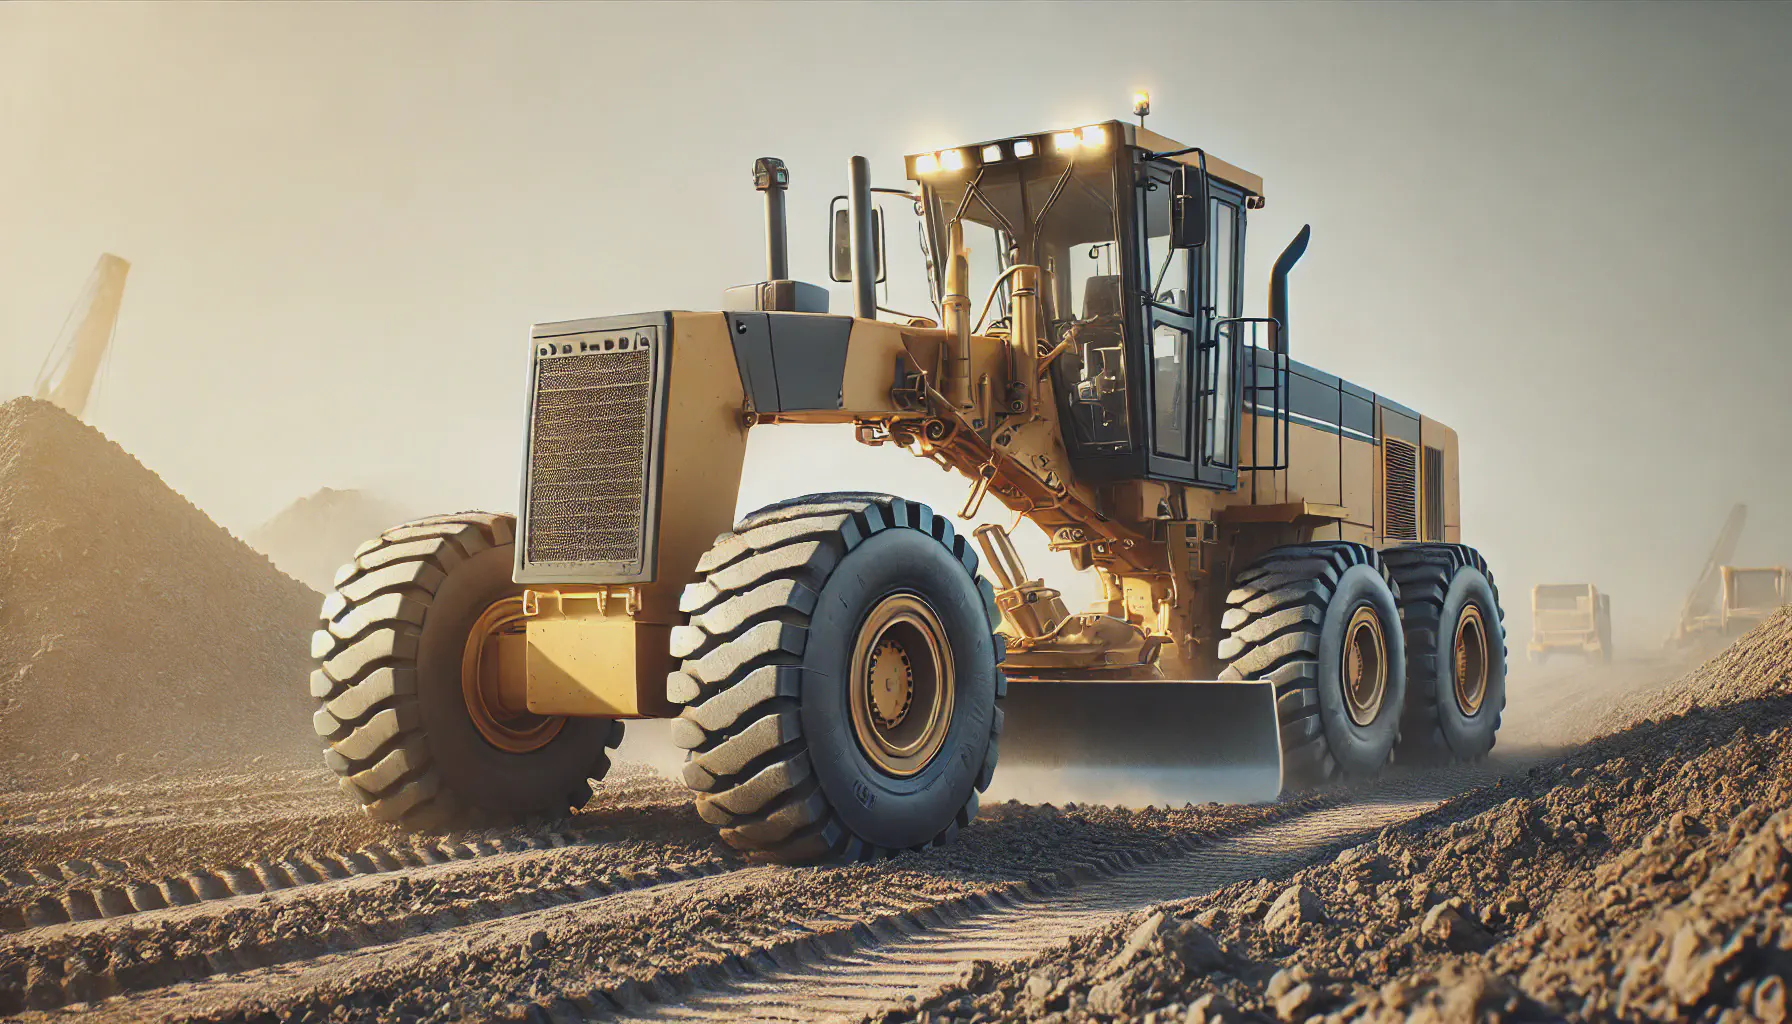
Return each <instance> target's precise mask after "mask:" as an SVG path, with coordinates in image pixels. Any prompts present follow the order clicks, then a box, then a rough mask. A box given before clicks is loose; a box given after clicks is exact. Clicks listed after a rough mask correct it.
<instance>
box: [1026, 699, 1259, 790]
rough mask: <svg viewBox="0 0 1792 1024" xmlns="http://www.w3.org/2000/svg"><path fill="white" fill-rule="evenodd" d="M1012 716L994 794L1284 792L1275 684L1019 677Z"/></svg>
mask: <svg viewBox="0 0 1792 1024" xmlns="http://www.w3.org/2000/svg"><path fill="white" fill-rule="evenodd" d="M1002 711H1003V714H1004V716H1005V718H1004V722H1003V727H1002V736H1001V755H1000V762H999V767H998V768H997V770H996V775H995V782H994V784H993V785H992V787H991V796H992V797H995V798H1013V799H1020V800H1028V801H1043V802H1054V803H1063V802H1066V801H1079V802H1089V803H1109V804H1123V805H1127V806H1145V805H1152V804H1156V805H1161V806H1180V805H1182V804H1184V803H1206V802H1218V803H1263V802H1268V801H1273V800H1275V799H1276V798H1277V796H1279V795H1280V793H1281V791H1282V744H1281V733H1280V731H1279V729H1278V727H1277V722H1276V693H1275V686H1274V684H1272V683H1267V682H1236V681H1232V682H1210V681H1196V680H1162V681H1151V682H1090V681H1071V680H1052V681H1034V680H1028V681H1021V680H1016V681H1014V682H1013V683H1012V684H1010V685H1009V687H1008V696H1007V697H1006V698H1005V699H1004V700H1003V701H1002Z"/></svg>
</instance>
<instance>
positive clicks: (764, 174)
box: [753, 156, 790, 281]
mask: <svg viewBox="0 0 1792 1024" xmlns="http://www.w3.org/2000/svg"><path fill="white" fill-rule="evenodd" d="M753 187H754V188H756V189H758V190H759V191H761V192H764V193H765V279H766V280H767V281H783V280H785V279H787V278H789V277H790V235H789V231H788V229H787V227H786V222H785V219H784V193H785V191H786V190H788V189H789V188H790V172H789V171H787V170H785V169H784V161H782V160H780V159H778V158H777V157H775V156H762V157H760V158H759V159H757V160H755V161H753Z"/></svg>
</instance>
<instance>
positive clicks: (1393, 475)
mask: <svg viewBox="0 0 1792 1024" xmlns="http://www.w3.org/2000/svg"><path fill="white" fill-rule="evenodd" d="M1381 460H1382V483H1383V490H1382V520H1381V521H1382V535H1383V536H1385V537H1386V538H1387V539H1388V540H1407V541H1413V540H1418V539H1419V480H1418V476H1419V449H1418V447H1417V446H1415V445H1412V444H1408V443H1407V442H1405V441H1402V440H1400V439H1399V438H1394V437H1384V438H1382V441H1381Z"/></svg>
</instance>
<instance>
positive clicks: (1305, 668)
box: [1217, 541, 1406, 789]
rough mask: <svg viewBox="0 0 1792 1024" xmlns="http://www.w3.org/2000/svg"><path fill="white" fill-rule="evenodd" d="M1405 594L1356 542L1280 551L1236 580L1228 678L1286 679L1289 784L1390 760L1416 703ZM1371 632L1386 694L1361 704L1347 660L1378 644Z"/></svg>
mask: <svg viewBox="0 0 1792 1024" xmlns="http://www.w3.org/2000/svg"><path fill="white" fill-rule="evenodd" d="M1397 593H1398V591H1397V588H1396V585H1395V583H1394V581H1393V579H1392V577H1390V576H1389V575H1388V572H1387V569H1386V567H1385V566H1384V565H1383V564H1382V561H1381V557H1380V555H1378V554H1377V553H1376V551H1375V549H1373V548H1371V547H1369V546H1368V545H1365V544H1353V543H1349V542H1347V541H1317V542H1314V543H1310V544H1292V545H1288V546H1286V547H1279V548H1273V549H1271V550H1270V551H1269V552H1268V553H1266V554H1265V555H1264V556H1263V557H1261V558H1259V559H1258V560H1257V561H1255V562H1253V563H1251V565H1249V566H1247V567H1246V568H1245V569H1244V570H1243V571H1241V572H1239V573H1238V574H1237V576H1236V577H1235V578H1234V581H1233V589H1232V591H1231V592H1230V593H1229V594H1227V596H1226V614H1225V617H1224V619H1222V621H1221V627H1222V628H1223V629H1225V630H1226V637H1225V639H1223V640H1221V641H1220V645H1219V648H1218V651H1217V653H1218V654H1219V656H1220V657H1221V658H1222V659H1224V660H1225V661H1226V663H1227V665H1226V668H1225V669H1224V671H1222V672H1221V673H1220V678H1222V679H1265V680H1270V681H1272V682H1274V683H1275V684H1276V718H1277V721H1278V723H1279V725H1280V728H1281V737H1282V779H1283V785H1284V787H1285V788H1291V789H1301V788H1307V787H1311V786H1315V785H1318V784H1320V783H1323V782H1326V781H1328V780H1330V779H1334V778H1337V777H1339V776H1349V777H1352V778H1364V777H1368V776H1372V775H1374V774H1376V773H1377V772H1379V771H1381V769H1382V768H1383V767H1384V766H1386V764H1387V763H1388V760H1389V758H1390V756H1391V755H1392V752H1393V750H1394V747H1395V745H1396V744H1397V743H1398V742H1399V739H1400V708H1401V706H1402V704H1403V703H1404V702H1405V699H1406V653H1405V645H1404V644H1403V643H1402V642H1401V636H1400V613H1399V608H1398V604H1397ZM1359 611H1361V613H1362V616H1363V618H1361V619H1359V618H1358V613H1359ZM1364 631H1367V633H1369V634H1377V633H1378V636H1379V654H1378V655H1375V656H1377V657H1379V658H1380V662H1381V664H1380V666H1379V668H1378V669H1376V670H1375V671H1374V676H1375V677H1377V678H1379V679H1380V680H1381V683H1380V686H1379V688H1378V691H1377V692H1379V697H1378V698H1376V699H1373V700H1371V699H1369V698H1368V696H1367V694H1363V695H1362V699H1360V700H1358V701H1355V702H1353V701H1352V699H1351V697H1350V696H1349V695H1348V693H1349V691H1350V689H1351V688H1350V687H1349V686H1348V685H1347V682H1346V661H1347V657H1346V656H1347V652H1349V651H1355V650H1359V648H1358V647H1357V646H1356V645H1357V644H1358V643H1364V644H1368V643H1371V642H1372V640H1373V637H1372V636H1365V635H1364ZM1370 650H1371V652H1373V651H1374V650H1375V649H1374V648H1370ZM1367 660H1368V659H1367V658H1364V659H1363V661H1359V662H1358V664H1359V665H1362V664H1363V663H1364V662H1366V661H1367ZM1366 671H1367V670H1366ZM1365 678H1366V677H1365ZM1353 708H1354V710H1353ZM1361 719H1366V720H1361Z"/></svg>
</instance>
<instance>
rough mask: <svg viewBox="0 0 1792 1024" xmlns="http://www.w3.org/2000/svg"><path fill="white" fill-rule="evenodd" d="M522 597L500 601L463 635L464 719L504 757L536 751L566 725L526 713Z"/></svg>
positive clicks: (558, 719) (560, 719)
mask: <svg viewBox="0 0 1792 1024" xmlns="http://www.w3.org/2000/svg"><path fill="white" fill-rule="evenodd" d="M527 643H528V640H527V637H526V635H525V629H524V622H523V599H522V598H521V597H520V596H516V597H505V598H500V599H499V600H497V601H495V602H493V603H492V604H491V606H490V607H488V608H486V610H485V612H484V614H482V615H480V616H479V619H478V621H476V622H474V623H473V628H472V629H470V630H468V631H467V644H466V648H465V650H464V651H463V653H462V655H461V662H460V692H461V697H462V699H464V700H465V702H466V706H467V717H468V718H470V719H472V721H473V727H474V728H475V729H478V730H479V735H481V736H483V737H485V741H486V742H487V743H490V744H491V745H492V746H494V747H497V748H498V749H499V750H502V751H504V752H505V753H508V754H527V753H530V752H532V751H536V750H540V749H541V748H542V747H545V746H547V745H548V744H549V743H552V742H553V741H554V737H556V736H558V735H560V730H561V729H563V728H565V726H566V718H565V716H562V715H537V714H535V713H534V712H531V711H530V710H529V707H528V703H527V700H526V695H525V683H524V676H525V673H526V669H525V667H524V661H523V658H524V648H525V647H526V645H527Z"/></svg>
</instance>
